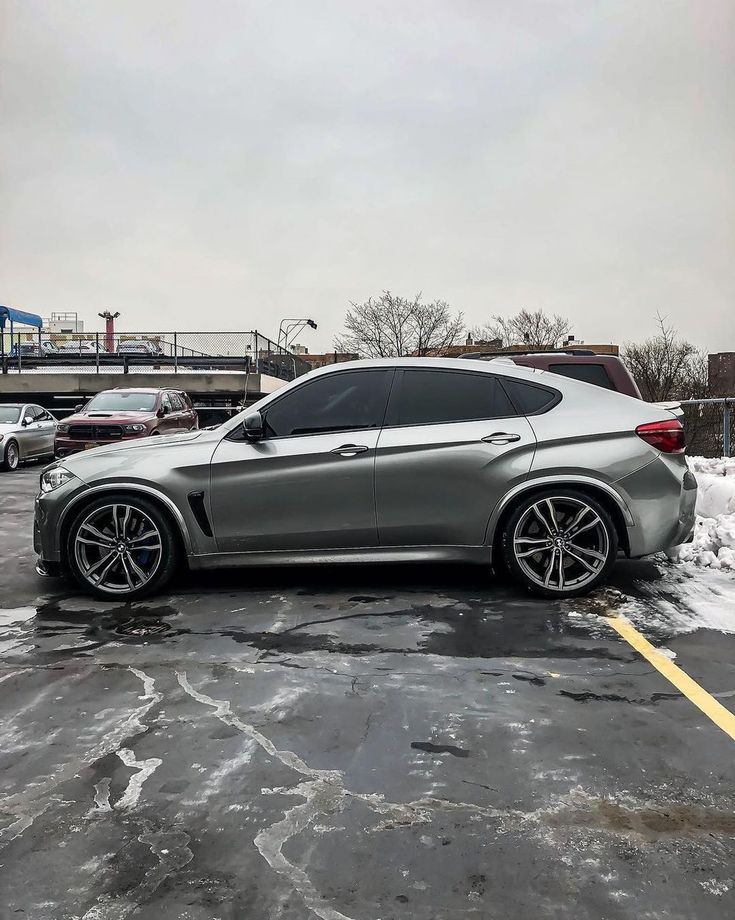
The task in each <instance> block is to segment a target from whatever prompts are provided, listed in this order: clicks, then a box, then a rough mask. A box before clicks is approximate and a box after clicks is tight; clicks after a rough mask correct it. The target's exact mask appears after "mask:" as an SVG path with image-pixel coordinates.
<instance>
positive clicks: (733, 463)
mask: <svg viewBox="0 0 735 920" xmlns="http://www.w3.org/2000/svg"><path fill="white" fill-rule="evenodd" d="M689 467H690V469H691V470H692V472H693V473H694V475H695V476H696V478H697V485H698V487H699V491H698V494H697V522H696V524H695V526H694V541H693V542H692V543H685V544H684V545H683V546H679V547H677V549H676V554H675V556H676V560H677V561H678V562H694V563H695V564H696V565H703V566H709V567H710V568H713V569H732V570H734V571H735V457H730V458H729V459H726V458H724V457H723V458H717V459H714V460H712V459H709V458H707V457H689Z"/></svg>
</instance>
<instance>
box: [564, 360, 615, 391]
mask: <svg viewBox="0 0 735 920" xmlns="http://www.w3.org/2000/svg"><path fill="white" fill-rule="evenodd" d="M549 370H550V371H551V372H552V374H560V375H561V376H562V377H571V378H572V380H582V381H583V382H584V383H594V385H595V386H598V387H605V388H606V389H608V390H612V389H613V385H612V383H610V378H609V377H608V376H607V371H606V370H605V368H604V367H603V366H602V365H601V364H550V365H549Z"/></svg>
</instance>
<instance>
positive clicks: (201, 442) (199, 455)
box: [55, 431, 222, 483]
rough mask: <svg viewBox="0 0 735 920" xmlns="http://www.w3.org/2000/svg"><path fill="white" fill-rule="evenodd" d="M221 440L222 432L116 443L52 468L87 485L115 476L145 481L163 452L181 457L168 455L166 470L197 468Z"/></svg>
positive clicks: (64, 461)
mask: <svg viewBox="0 0 735 920" xmlns="http://www.w3.org/2000/svg"><path fill="white" fill-rule="evenodd" d="M221 438H222V432H221V431H183V432H181V434H171V435H165V436H164V435H159V436H155V437H150V438H137V439H135V440H132V441H118V442H116V443H115V444H106V445H104V446H101V447H95V448H94V449H92V450H84V451H80V452H79V453H76V454H71V455H70V456H68V457H64V458H63V459H62V460H57V461H56V464H55V465H56V466H63V467H64V468H65V469H67V470H69V472H70V473H74V475H75V476H77V477H78V478H79V479H81V480H82V481H83V482H87V483H89V482H93V481H95V480H97V479H112V478H114V477H115V476H117V475H125V476H126V477H133V478H135V477H137V476H138V475H141V476H143V477H148V476H149V473H148V469H149V468H150V466H151V463H152V462H153V464H154V465H156V464H159V463H160V455H161V452H162V451H169V450H171V451H176V450H178V451H180V452H181V455H180V456H177V455H176V454H175V453H172V454H171V455H170V459H167V460H166V461H165V466H166V468H170V467H173V466H179V465H180V464H181V463H184V464H185V465H189V464H193V465H196V464H198V463H203V462H208V460H209V458H210V457H211V455H212V453H213V451H214V448H215V447H216V446H217V444H218V443H219V441H220V440H221Z"/></svg>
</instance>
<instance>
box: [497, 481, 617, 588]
mask: <svg viewBox="0 0 735 920" xmlns="http://www.w3.org/2000/svg"><path fill="white" fill-rule="evenodd" d="M502 547H503V557H504V560H505V563H506V565H507V567H508V570H509V571H510V573H511V575H512V576H513V578H514V579H515V580H516V581H518V582H520V583H521V584H522V585H524V586H525V587H526V588H528V589H529V590H530V591H532V592H533V593H534V594H538V595H541V596H542V597H557V598H563V597H575V596H577V595H579V594H586V593H587V592H589V591H591V590H592V589H593V588H594V587H595V586H596V585H598V584H599V583H600V582H602V581H603V580H604V579H605V578H606V577H607V575H608V574H609V572H610V570H611V569H612V567H613V565H614V564H615V559H616V556H617V552H618V535H617V531H616V529H615V524H614V523H613V521H612V519H611V518H610V515H609V514H608V512H607V511H606V510H605V509H604V508H603V507H602V505H600V504H599V502H597V501H595V500H594V499H593V498H591V497H590V496H588V495H586V494H584V493H583V492H577V491H576V490H573V489H555V490H548V491H545V492H541V493H536V494H535V495H533V496H531V497H530V498H528V499H526V500H525V501H523V502H521V503H520V504H519V505H518V507H517V508H516V509H515V510H514V511H513V513H512V514H511V516H510V518H509V519H508V521H507V523H506V526H505V528H504V530H503V535H502Z"/></svg>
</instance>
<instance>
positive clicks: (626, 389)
mask: <svg viewBox="0 0 735 920" xmlns="http://www.w3.org/2000/svg"><path fill="white" fill-rule="evenodd" d="M461 357H462V358H471V359H473V360H481V361H509V362H511V363H513V364H517V365H519V366H520V367H536V368H538V369H539V370H542V371H550V372H551V373H552V374H560V375H561V376H562V377H571V378H572V379H573V380H582V381H583V382H584V383H592V384H594V385H595V386H598V387H603V388H604V389H606V390H616V391H617V392H618V393H625V394H626V395H627V396H632V397H634V398H635V399H641V391H640V390H639V389H638V384H637V383H636V382H635V380H634V379H633V375H632V374H631V373H630V371H629V370H628V368H627V367H626V366H625V364H624V363H623V362H622V360H621V359H620V358H619V357H618V356H617V355H598V354H595V352H594V351H590V350H589V349H584V348H568V349H554V350H553V351H543V350H539V351H523V352H506V351H490V352H467V353H466V354H464V355H461Z"/></svg>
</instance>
